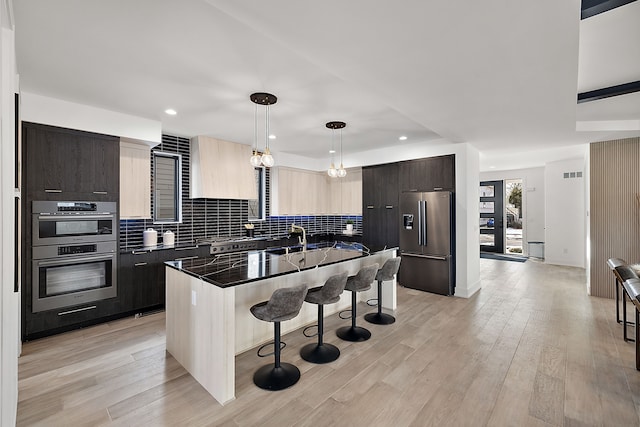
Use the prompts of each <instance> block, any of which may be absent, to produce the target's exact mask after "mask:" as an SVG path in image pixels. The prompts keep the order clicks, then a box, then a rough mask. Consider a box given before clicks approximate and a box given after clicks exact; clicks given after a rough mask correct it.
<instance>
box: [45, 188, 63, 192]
mask: <svg viewBox="0 0 640 427" xmlns="http://www.w3.org/2000/svg"><path fill="white" fill-rule="evenodd" d="M44 192H45V193H62V190H58V189H55V188H45V189H44Z"/></svg>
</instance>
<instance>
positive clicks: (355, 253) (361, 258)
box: [165, 244, 396, 404]
mask: <svg viewBox="0 0 640 427" xmlns="http://www.w3.org/2000/svg"><path fill="white" fill-rule="evenodd" d="M274 252H275V253H274ZM281 252H283V251H277V250H276V251H274V250H269V249H266V250H260V251H248V252H237V253H230V254H223V255H217V256H210V257H204V258H196V259H191V260H182V261H168V262H166V263H165V264H166V280H167V291H166V292H167V295H166V319H167V320H166V322H167V330H166V335H167V351H168V352H169V353H171V355H173V357H174V358H175V359H176V360H177V361H178V362H179V363H180V364H181V365H182V366H184V367H185V369H187V371H189V373H190V374H191V375H192V376H193V377H194V378H195V379H196V380H197V381H198V382H199V383H200V384H201V385H202V386H203V387H204V388H205V389H206V390H207V391H208V392H209V393H210V394H211V395H212V396H213V397H214V398H215V399H216V400H217V401H218V402H220V403H221V404H225V403H227V402H229V401H231V400H233V399H234V397H235V355H236V354H239V353H242V352H243V351H246V350H248V349H250V348H253V347H255V346H257V345H260V344H263V343H265V342H268V341H270V340H272V339H273V325H272V324H271V323H268V322H262V321H260V320H258V319H256V318H254V317H253V316H252V315H251V312H250V311H249V308H250V307H251V306H252V305H254V304H257V303H259V302H262V301H266V300H268V299H269V297H270V296H271V294H272V293H273V291H275V290H276V289H278V288H283V287H290V286H295V285H298V284H301V283H307V284H308V285H309V287H310V288H311V287H316V286H321V285H322V284H324V282H325V281H326V280H327V279H328V278H329V277H330V276H332V275H334V274H338V273H340V272H342V271H347V272H348V274H349V275H355V274H356V273H357V272H358V270H359V269H360V268H361V267H363V266H365V265H371V264H373V263H378V264H379V265H380V266H382V264H383V263H384V262H385V261H386V260H387V259H389V258H392V257H394V256H396V249H395V248H394V249H387V250H383V251H379V252H375V253H369V252H367V251H366V250H362V247H361V246H360V245H351V244H346V245H345V244H342V245H340V244H332V245H330V246H328V247H326V248H319V249H310V250H307V251H300V252H294V253H286V250H284V252H285V253H282V254H280V253H281ZM383 289H385V293H384V294H383V302H384V303H385V308H388V309H392V310H393V309H395V305H396V292H395V281H394V284H393V286H384V287H383ZM358 297H359V299H360V300H363V299H364V300H366V299H368V298H375V297H376V291H375V286H372V290H371V291H369V292H364V293H358ZM350 305H351V298H350V293H349V292H344V293H343V294H342V297H341V299H340V301H339V302H338V303H336V304H331V305H328V306H327V307H326V309H325V316H326V315H330V314H333V313H336V312H338V311H340V310H343V309H345V308H349V307H350ZM316 321H317V307H316V306H315V305H312V304H303V306H302V309H301V310H300V314H299V315H298V316H297V317H295V318H293V319H291V320H288V321H286V322H282V333H283V334H285V333H287V332H291V331H293V330H296V329H298V328H300V327H302V326H305V325H308V324H313V323H315V322H316ZM256 368H257V367H256Z"/></svg>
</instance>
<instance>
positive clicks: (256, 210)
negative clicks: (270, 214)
mask: <svg viewBox="0 0 640 427" xmlns="http://www.w3.org/2000/svg"><path fill="white" fill-rule="evenodd" d="M255 179H256V187H257V190H258V191H257V193H258V198H257V199H252V200H249V216H248V219H249V221H264V220H265V219H266V212H265V211H266V209H265V189H266V183H265V181H266V179H265V168H263V167H257V168H255Z"/></svg>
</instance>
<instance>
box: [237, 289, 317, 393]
mask: <svg viewBox="0 0 640 427" xmlns="http://www.w3.org/2000/svg"><path fill="white" fill-rule="evenodd" d="M306 295H307V285H306V284H303V285H299V286H294V287H291V288H281V289H276V290H275V291H274V292H273V294H271V298H269V301H263V302H261V303H258V304H256V305H254V306H253V307H251V308H250V310H251V314H253V315H254V316H255V317H256V318H258V319H260V320H263V321H265V322H273V330H274V332H273V336H274V351H273V353H270V354H265V355H261V354H260V350H262V348H263V347H265V346H266V345H268V344H265V345H263V346H262V347H260V348H259V349H258V356H260V357H265V356H270V355H271V354H274V355H275V361H274V363H273V364H268V365H265V366H263V367H261V368H260V369H258V370H257V371H256V372H255V374H253V382H254V384H255V385H257V386H258V387H260V388H263V389H265V390H282V389H285V388H287V387H290V386H292V385H294V384H295V383H297V382H298V380H299V379H300V370H299V369H298V368H297V367H295V366H294V365H292V364H291V363H280V351H281V350H282V348H281V347H280V322H282V321H284V320H289V319H293V318H294V317H296V316H297V315H298V313H299V312H300V308H301V307H302V303H303V302H304V297H305V296H306Z"/></svg>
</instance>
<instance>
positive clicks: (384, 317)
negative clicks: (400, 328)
mask: <svg viewBox="0 0 640 427" xmlns="http://www.w3.org/2000/svg"><path fill="white" fill-rule="evenodd" d="M364 320H366V321H367V322H369V323H375V324H376V325H390V324H392V323H393V322H395V321H396V318H395V317H393V316H392V315H390V314H386V313H369V314H365V315H364Z"/></svg>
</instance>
